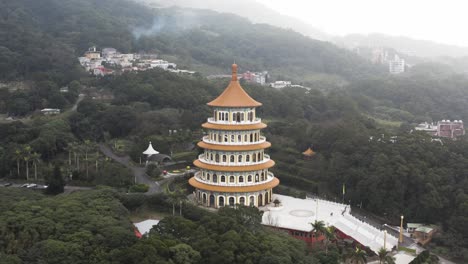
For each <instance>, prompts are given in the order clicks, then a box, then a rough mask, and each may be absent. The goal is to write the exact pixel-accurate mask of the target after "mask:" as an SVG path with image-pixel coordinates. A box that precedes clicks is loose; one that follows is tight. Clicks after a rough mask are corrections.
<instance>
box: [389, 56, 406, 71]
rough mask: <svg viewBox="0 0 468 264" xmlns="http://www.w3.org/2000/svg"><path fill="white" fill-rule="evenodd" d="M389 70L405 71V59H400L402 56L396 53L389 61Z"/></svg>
mask: <svg viewBox="0 0 468 264" xmlns="http://www.w3.org/2000/svg"><path fill="white" fill-rule="evenodd" d="M388 70H389V72H390V73H391V74H400V73H403V72H405V60H404V59H400V57H399V56H398V55H396V54H395V58H394V59H393V60H390V61H388Z"/></svg>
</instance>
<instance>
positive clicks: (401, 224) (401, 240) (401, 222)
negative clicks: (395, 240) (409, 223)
mask: <svg viewBox="0 0 468 264" xmlns="http://www.w3.org/2000/svg"><path fill="white" fill-rule="evenodd" d="M400 218H401V221H400V244H401V243H403V219H404V217H403V216H401V217H400Z"/></svg>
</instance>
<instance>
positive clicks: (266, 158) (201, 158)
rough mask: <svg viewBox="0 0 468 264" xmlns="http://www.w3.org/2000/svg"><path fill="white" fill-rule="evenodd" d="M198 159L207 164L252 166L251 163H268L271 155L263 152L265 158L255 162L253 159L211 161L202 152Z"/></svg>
mask: <svg viewBox="0 0 468 264" xmlns="http://www.w3.org/2000/svg"><path fill="white" fill-rule="evenodd" d="M198 159H199V160H200V161H201V162H203V163H206V164H212V165H219V166H251V165H258V164H262V163H266V162H268V161H269V160H270V155H267V154H263V160H260V161H257V162H253V161H250V162H236V161H234V162H229V161H228V162H221V161H220V162H216V161H211V160H208V159H205V154H200V155H198Z"/></svg>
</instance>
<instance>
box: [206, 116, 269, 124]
mask: <svg viewBox="0 0 468 264" xmlns="http://www.w3.org/2000/svg"><path fill="white" fill-rule="evenodd" d="M260 122H262V119H261V118H258V117H257V118H255V119H253V120H252V121H248V120H244V121H241V122H236V121H223V120H215V119H214V118H213V117H209V118H208V123H211V124H218V125H252V124H258V123H260Z"/></svg>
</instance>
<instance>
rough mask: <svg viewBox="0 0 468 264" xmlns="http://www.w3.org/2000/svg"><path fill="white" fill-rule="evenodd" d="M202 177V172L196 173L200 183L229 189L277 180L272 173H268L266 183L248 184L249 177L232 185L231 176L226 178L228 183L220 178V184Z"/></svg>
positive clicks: (253, 182)
mask: <svg viewBox="0 0 468 264" xmlns="http://www.w3.org/2000/svg"><path fill="white" fill-rule="evenodd" d="M201 175H202V173H201V172H200V171H199V172H196V173H195V179H196V180H197V181H198V182H201V183H205V184H209V185H216V186H229V187H242V186H255V185H259V184H264V183H268V182H271V181H272V180H273V179H274V178H275V175H274V174H273V173H272V172H268V174H267V177H266V179H265V180H264V181H258V182H255V181H251V182H247V177H244V181H245V182H238V183H232V182H229V176H226V182H220V181H219V178H220V177H218V182H213V181H208V180H206V179H202V176H201Z"/></svg>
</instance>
